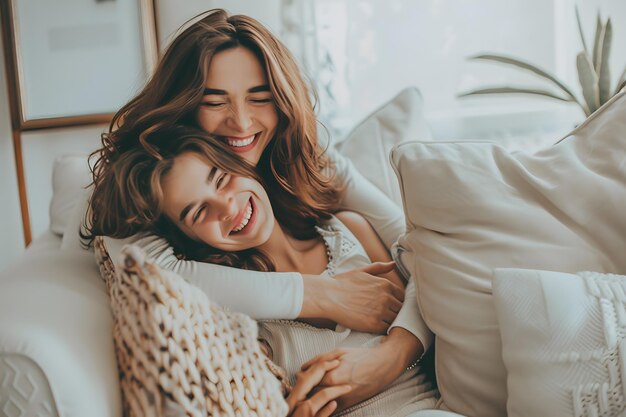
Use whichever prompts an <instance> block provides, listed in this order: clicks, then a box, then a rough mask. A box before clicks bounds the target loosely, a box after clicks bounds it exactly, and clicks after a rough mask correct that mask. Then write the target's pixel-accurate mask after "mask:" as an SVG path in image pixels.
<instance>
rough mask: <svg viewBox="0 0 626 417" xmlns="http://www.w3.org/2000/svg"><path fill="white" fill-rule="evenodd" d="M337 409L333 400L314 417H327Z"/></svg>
mask: <svg viewBox="0 0 626 417" xmlns="http://www.w3.org/2000/svg"><path fill="white" fill-rule="evenodd" d="M336 409H337V401H335V400H333V401H331V402H329V403H328V404H326V405H325V406H324V407H323V408H322V409H321V410H320V411H319V412H318V413H317V414H316V415H315V417H329V416H330V415H331V414H332V413H333V412H334V411H335V410H336Z"/></svg>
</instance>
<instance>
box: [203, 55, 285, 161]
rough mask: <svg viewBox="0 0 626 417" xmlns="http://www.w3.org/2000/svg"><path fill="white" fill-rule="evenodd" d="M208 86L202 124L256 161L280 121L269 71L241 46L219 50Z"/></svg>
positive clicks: (210, 67) (245, 155)
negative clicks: (268, 76) (268, 78)
mask: <svg viewBox="0 0 626 417" xmlns="http://www.w3.org/2000/svg"><path fill="white" fill-rule="evenodd" d="M204 88H205V90H204V97H203V99H202V103H201V105H200V108H199V109H198V113H197V120H198V124H199V125H200V127H202V128H203V129H204V130H206V131H207V132H209V133H212V134H214V135H217V136H218V137H220V138H221V139H222V140H224V142H226V143H227V144H228V145H229V146H230V148H231V149H232V150H233V151H235V152H238V153H239V154H240V155H241V156H242V157H243V158H244V159H246V160H247V161H248V162H250V163H251V164H253V165H256V164H257V163H258V162H259V159H260V158H261V154H262V153H263V150H264V149H265V147H266V146H267V144H268V143H269V142H270V140H272V138H273V136H274V132H275V131H276V125H277V124H278V113H277V111H276V106H275V105H274V98H273V96H272V92H271V90H270V87H269V84H268V81H267V75H266V74H265V70H264V69H263V67H262V66H261V63H260V62H259V60H258V59H257V57H256V56H255V55H254V53H253V52H252V51H250V50H249V49H248V48H244V47H241V46H240V47H236V48H232V49H227V50H225V51H222V52H219V53H217V54H215V56H214V57H213V59H212V60H211V64H210V65H209V68H208V73H207V77H206V80H205V83H204Z"/></svg>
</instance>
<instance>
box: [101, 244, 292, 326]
mask: <svg viewBox="0 0 626 417" xmlns="http://www.w3.org/2000/svg"><path fill="white" fill-rule="evenodd" d="M131 243H132V244H135V245H137V246H139V247H140V248H141V249H143V250H144V251H145V252H146V255H147V256H148V257H150V258H151V259H153V260H154V262H155V263H156V264H157V265H158V266H160V267H161V268H164V269H167V270H170V271H173V272H175V273H177V274H179V275H180V276H181V277H183V278H184V279H185V280H186V281H188V282H190V283H191V284H193V285H195V286H197V287H199V288H200V289H202V290H203V291H204V292H205V293H206V294H207V296H208V297H209V298H210V299H212V300H215V301H216V302H218V303H220V304H221V305H222V306H224V307H227V308H229V309H231V310H234V311H239V312H242V313H245V314H248V315H249V316H251V317H253V318H255V319H258V320H261V319H295V318H297V317H298V315H299V314H300V310H301V307H302V298H303V285H302V275H300V274H299V273H295V272H284V273H277V272H272V273H270V272H257V271H247V270H243V269H236V268H230V267H226V266H222V265H215V264H210V263H205V262H194V261H185V260H181V259H178V258H177V257H176V255H174V250H173V248H172V247H171V246H170V244H169V243H168V242H167V240H165V239H163V238H161V237H158V236H155V235H143V236H133V237H130V238H128V239H123V240H119V239H112V238H108V237H105V244H106V247H107V251H108V252H109V256H110V257H111V259H112V260H113V262H114V264H115V265H119V261H120V259H119V254H120V250H121V249H122V247H123V246H124V245H126V244H131Z"/></svg>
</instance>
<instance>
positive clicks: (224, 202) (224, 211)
mask: <svg viewBox="0 0 626 417" xmlns="http://www.w3.org/2000/svg"><path fill="white" fill-rule="evenodd" d="M214 205H215V207H216V209H217V210H218V218H219V220H220V221H225V220H230V219H232V218H233V217H235V216H236V215H237V205H236V204H235V198H234V196H233V195H232V194H230V193H228V194H223V195H222V196H220V197H219V198H218V199H216V203H215V204H214Z"/></svg>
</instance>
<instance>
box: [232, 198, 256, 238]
mask: <svg viewBox="0 0 626 417" xmlns="http://www.w3.org/2000/svg"><path fill="white" fill-rule="evenodd" d="M250 217H252V204H250V202H248V207H247V208H246V214H245V215H244V216H243V220H242V221H241V224H240V225H239V226H237V227H235V228H234V229H233V232H239V231H241V230H242V229H243V228H244V227H246V226H247V224H248V222H249V221H250Z"/></svg>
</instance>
